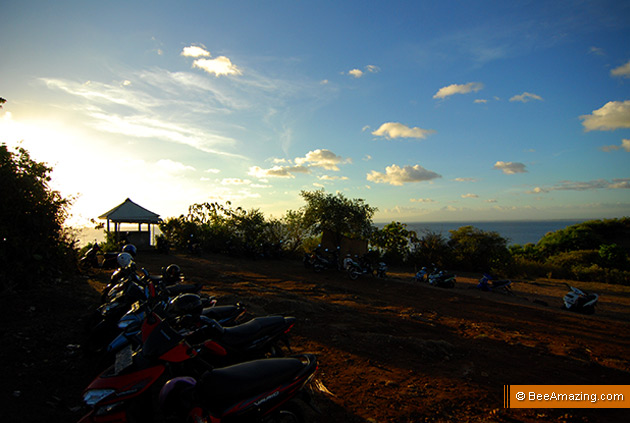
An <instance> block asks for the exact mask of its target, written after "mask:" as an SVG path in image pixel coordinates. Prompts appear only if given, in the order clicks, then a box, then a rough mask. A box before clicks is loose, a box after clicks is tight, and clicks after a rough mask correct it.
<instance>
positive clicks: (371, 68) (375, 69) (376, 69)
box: [348, 65, 381, 79]
mask: <svg viewBox="0 0 630 423" xmlns="http://www.w3.org/2000/svg"><path fill="white" fill-rule="evenodd" d="M380 70H381V69H380V68H379V67H378V66H375V65H367V66H366V67H365V71H362V70H361V69H351V70H349V71H348V75H350V76H353V77H355V78H357V79H358V78H361V77H362V76H363V75H365V72H368V73H378V72H380Z"/></svg>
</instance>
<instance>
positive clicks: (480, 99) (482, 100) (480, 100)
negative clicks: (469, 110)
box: [475, 98, 488, 104]
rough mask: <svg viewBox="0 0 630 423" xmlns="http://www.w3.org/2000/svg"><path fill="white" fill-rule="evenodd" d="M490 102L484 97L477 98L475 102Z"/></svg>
mask: <svg viewBox="0 0 630 423" xmlns="http://www.w3.org/2000/svg"><path fill="white" fill-rule="evenodd" d="M487 102H488V100H485V99H483V98H478V99H477V100H475V104H486V103H487Z"/></svg>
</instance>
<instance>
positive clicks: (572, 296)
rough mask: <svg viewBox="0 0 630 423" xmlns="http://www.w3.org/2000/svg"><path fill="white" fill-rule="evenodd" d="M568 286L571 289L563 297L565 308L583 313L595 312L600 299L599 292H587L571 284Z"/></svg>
mask: <svg viewBox="0 0 630 423" xmlns="http://www.w3.org/2000/svg"><path fill="white" fill-rule="evenodd" d="M567 286H568V287H569V289H570V291H569V292H567V293H566V295H565V296H564V298H563V301H564V306H563V307H564V308H565V309H567V310H570V311H575V312H577V313H583V314H593V313H595V306H596V305H597V301H598V300H599V295H598V294H595V293H589V292H585V291H582V290H581V289H579V288H576V287H573V286H570V285H567Z"/></svg>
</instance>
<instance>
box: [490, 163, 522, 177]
mask: <svg viewBox="0 0 630 423" xmlns="http://www.w3.org/2000/svg"><path fill="white" fill-rule="evenodd" d="M494 168H495V169H498V170H500V171H502V172H503V173H505V174H506V175H513V174H515V173H526V172H527V170H526V169H525V165H524V164H523V163H519V162H502V161H498V162H496V163H495V164H494Z"/></svg>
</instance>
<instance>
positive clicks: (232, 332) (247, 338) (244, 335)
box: [221, 316, 295, 346]
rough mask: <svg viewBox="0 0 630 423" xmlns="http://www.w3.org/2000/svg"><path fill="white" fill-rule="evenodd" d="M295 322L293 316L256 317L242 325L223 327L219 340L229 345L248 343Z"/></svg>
mask: <svg viewBox="0 0 630 423" xmlns="http://www.w3.org/2000/svg"><path fill="white" fill-rule="evenodd" d="M293 323H295V317H283V316H265V317H256V318H254V319H252V320H250V321H249V322H247V323H243V324H242V325H238V326H233V327H228V328H225V330H224V331H223V336H222V337H221V342H222V343H225V344H226V345H230V346H239V345H244V344H250V343H251V342H252V341H253V340H255V339H257V338H261V337H263V336H265V335H267V334H272V333H274V332H276V331H278V330H280V329H282V328H285V327H286V328H288V327H289V326H291V325H292V324H293Z"/></svg>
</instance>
